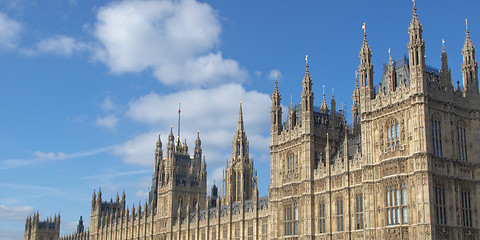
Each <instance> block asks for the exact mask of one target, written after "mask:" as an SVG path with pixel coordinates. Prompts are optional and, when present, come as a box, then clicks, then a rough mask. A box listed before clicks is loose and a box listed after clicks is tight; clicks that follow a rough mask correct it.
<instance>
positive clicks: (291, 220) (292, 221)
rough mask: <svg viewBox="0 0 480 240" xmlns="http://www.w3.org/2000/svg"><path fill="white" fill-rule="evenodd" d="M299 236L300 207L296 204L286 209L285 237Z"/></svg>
mask: <svg viewBox="0 0 480 240" xmlns="http://www.w3.org/2000/svg"><path fill="white" fill-rule="evenodd" d="M291 235H298V207H297V205H296V204H294V205H288V206H286V207H285V236H291Z"/></svg>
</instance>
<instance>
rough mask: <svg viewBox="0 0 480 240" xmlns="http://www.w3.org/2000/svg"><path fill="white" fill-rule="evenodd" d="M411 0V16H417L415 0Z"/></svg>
mask: <svg viewBox="0 0 480 240" xmlns="http://www.w3.org/2000/svg"><path fill="white" fill-rule="evenodd" d="M412 2H413V16H415V17H416V16H417V6H416V4H415V0H412Z"/></svg>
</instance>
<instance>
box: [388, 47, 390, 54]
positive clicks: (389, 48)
mask: <svg viewBox="0 0 480 240" xmlns="http://www.w3.org/2000/svg"><path fill="white" fill-rule="evenodd" d="M388 55H389V56H390V48H388Z"/></svg>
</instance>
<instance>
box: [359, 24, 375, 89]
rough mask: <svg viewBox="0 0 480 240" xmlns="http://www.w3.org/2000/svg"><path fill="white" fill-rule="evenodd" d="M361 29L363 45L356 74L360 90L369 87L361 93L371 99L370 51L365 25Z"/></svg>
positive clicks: (371, 73) (371, 67)
mask: <svg viewBox="0 0 480 240" xmlns="http://www.w3.org/2000/svg"><path fill="white" fill-rule="evenodd" d="M362 29H363V43H362V48H361V49H360V53H359V57H360V65H359V66H358V72H359V76H360V87H361V88H362V89H363V88H365V87H369V88H370V90H366V91H362V93H363V94H367V95H368V98H372V97H373V86H372V85H373V65H372V51H371V50H370V47H369V46H368V42H367V32H366V26H365V23H363V25H362Z"/></svg>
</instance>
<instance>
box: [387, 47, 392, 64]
mask: <svg viewBox="0 0 480 240" xmlns="http://www.w3.org/2000/svg"><path fill="white" fill-rule="evenodd" d="M388 64H393V61H392V54H391V53H390V48H389V49H388Z"/></svg>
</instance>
